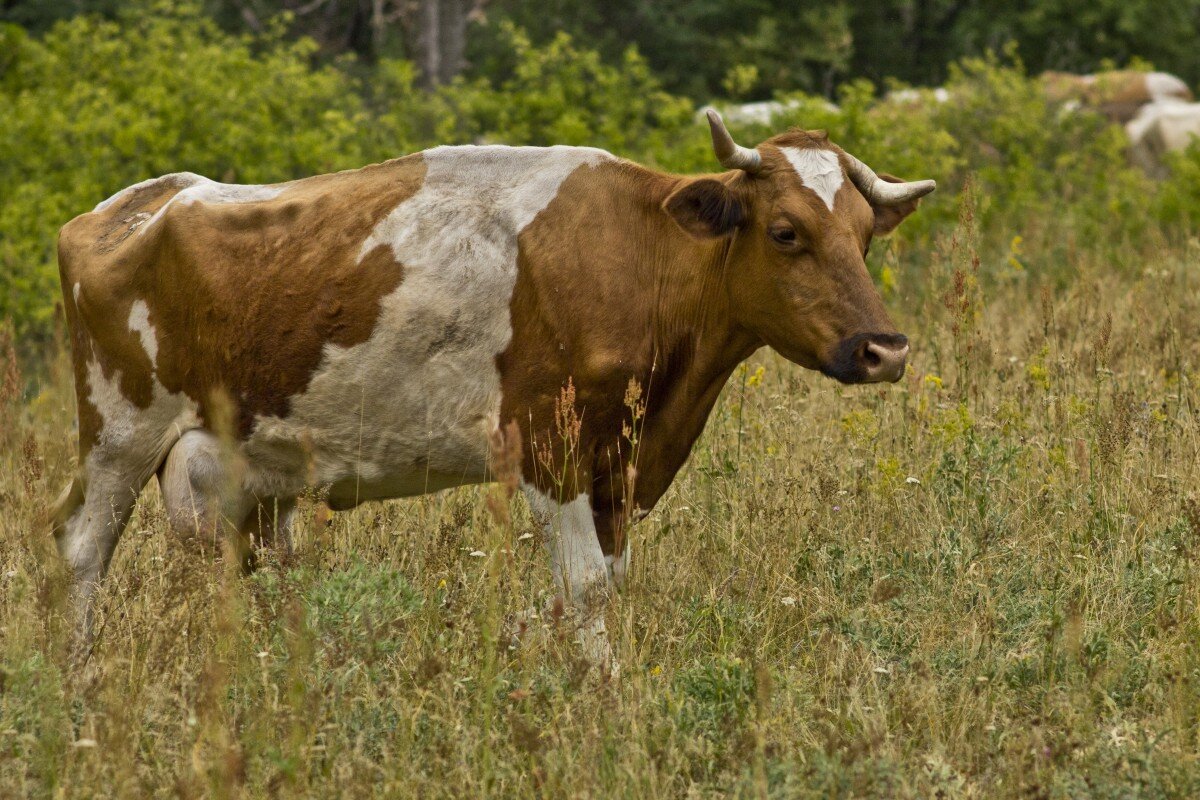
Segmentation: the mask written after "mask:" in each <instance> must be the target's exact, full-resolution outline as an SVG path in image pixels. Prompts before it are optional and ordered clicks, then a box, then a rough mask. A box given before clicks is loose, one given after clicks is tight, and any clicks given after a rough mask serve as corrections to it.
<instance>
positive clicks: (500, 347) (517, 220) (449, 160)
mask: <svg viewBox="0 0 1200 800" xmlns="http://www.w3.org/2000/svg"><path fill="white" fill-rule="evenodd" d="M422 157H423V159H424V163H425V178H424V182H423V183H422V185H421V188H420V189H419V190H418V191H417V192H415V193H414V194H413V195H412V196H411V197H409V198H407V199H406V200H404V201H403V202H401V203H400V205H399V206H397V207H396V208H395V209H394V210H393V211H391V212H390V213H389V214H388V215H387V216H386V217H384V218H383V219H382V220H381V221H380V222H379V223H378V224H377V225H376V226H375V228H374V230H372V231H371V233H370V235H368V236H367V238H366V240H365V241H364V242H363V243H362V246H361V247H360V248H359V260H360V261H361V259H362V257H363V256H365V255H366V254H367V253H370V252H371V251H372V250H374V249H375V248H377V247H379V246H381V245H382V246H387V247H389V248H390V249H391V251H392V252H393V254H394V256H395V259H396V261H397V262H398V263H399V264H401V265H402V269H403V279H402V280H401V282H400V284H399V286H397V288H396V289H395V291H393V292H392V293H391V294H390V295H388V296H387V297H385V298H384V299H383V300H382V302H381V303H380V312H379V318H378V320H377V321H376V323H375V329H374V332H373V333H372V335H371V338H370V339H368V340H367V341H366V342H363V343H362V344H359V345H355V346H353V347H350V348H342V347H338V346H334V345H327V346H326V348H325V354H324V360H323V361H322V364H321V367H320V368H319V369H318V371H317V372H316V373H315V374H314V375H313V377H312V379H311V381H310V382H309V385H308V388H307V390H306V391H305V392H304V393H303V394H301V395H299V396H297V397H295V398H293V399H292V402H291V412H290V414H289V415H288V417H287V418H286V419H280V418H277V417H260V418H259V419H258V420H257V423H256V427H255V429H254V432H253V434H252V435H251V438H250V441H249V442H248V443H247V453H248V454H250V455H251V456H252V458H251V461H254V460H255V459H254V458H253V455H254V454H255V453H256V452H257V453H271V452H280V451H282V450H284V449H287V448H288V447H290V446H291V445H289V442H296V441H304V442H306V443H307V446H309V447H311V448H312V451H313V456H314V461H315V465H316V467H315V468H316V472H317V475H316V479H317V482H318V483H325V482H336V481H339V480H343V479H344V478H345V477H346V476H348V475H349V476H353V475H358V476H360V477H361V482H358V483H353V484H352V485H351V490H352V491H353V492H354V493H355V494H354V496H353V498H352V499H361V498H367V497H370V496H372V495H375V496H397V495H396V494H395V493H418V492H419V491H421V490H431V489H436V488H442V487H443V486H450V485H459V484H462V483H469V482H472V481H478V480H483V479H484V478H485V477H486V472H487V453H488V447H487V440H488V439H487V437H488V435H489V434H490V433H491V431H492V430H494V429H495V427H496V423H497V420H498V419H499V406H500V374H499V371H498V369H497V367H496V356H497V355H499V354H500V353H502V352H503V351H504V350H505V349H506V348H507V347H508V345H509V342H510V341H511V339H512V322H511V319H510V316H509V304H510V302H511V299H512V293H513V286H514V285H515V283H516V279H517V256H518V251H517V240H518V236H519V235H520V233H521V231H522V230H523V229H524V228H525V227H526V226H527V225H528V224H529V223H530V222H532V221H533V219H534V218H535V217H536V216H537V214H538V213H539V212H540V211H542V210H543V209H544V208H546V206H547V205H549V204H550V202H551V201H552V200H553V199H554V197H555V196H556V195H557V194H558V190H559V187H560V186H561V185H562V182H563V181H564V180H566V178H567V177H568V176H569V175H571V173H573V172H575V171H576V170H577V169H580V168H586V167H589V166H595V165H597V164H600V163H602V162H606V161H613V160H615V159H614V158H613V156H611V155H610V154H608V153H606V152H604V151H602V150H594V149H591V148H579V147H550V148H537V147H499V146H488V147H439V148H436V149H433V150H429V151H427V152H425V153H424V154H422ZM364 420H365V423H364ZM364 424H365V425H367V426H368V428H369V430H370V431H371V433H370V435H369V436H363V435H362V428H363V425H364ZM414 482H415V484H416V490H415V491H409V490H408V489H406V488H404V487H408V486H411V485H413V484H414ZM372 483H373V484H374V486H372V485H370V484H372Z"/></svg>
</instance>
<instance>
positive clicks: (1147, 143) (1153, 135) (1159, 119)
mask: <svg viewBox="0 0 1200 800" xmlns="http://www.w3.org/2000/svg"><path fill="white" fill-rule="evenodd" d="M1125 132H1126V134H1128V136H1129V145H1130V146H1129V155H1130V159H1131V160H1132V161H1133V162H1134V163H1135V164H1137V165H1138V166H1139V167H1141V168H1142V169H1143V170H1145V171H1146V172H1147V173H1148V174H1150V175H1151V176H1154V177H1166V174H1167V168H1166V166H1165V164H1164V161H1163V156H1164V155H1165V154H1166V153H1172V152H1179V151H1181V150H1186V149H1187V147H1188V145H1190V144H1191V143H1192V142H1193V141H1194V140H1196V139H1198V138H1200V103H1184V102H1181V101H1179V100H1174V99H1171V100H1163V101H1161V102H1157V103H1147V104H1146V105H1144V106H1142V108H1141V110H1140V111H1139V112H1138V114H1137V116H1136V117H1134V118H1133V119H1131V120H1130V121H1129V122H1127V123H1125Z"/></svg>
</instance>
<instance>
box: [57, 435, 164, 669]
mask: <svg viewBox="0 0 1200 800" xmlns="http://www.w3.org/2000/svg"><path fill="white" fill-rule="evenodd" d="M121 455H122V454H120V453H110V452H106V451H104V450H93V451H92V452H91V453H89V454H88V456H87V458H86V459H85V461H84V466H83V468H82V469H81V470H80V472H79V474H78V475H76V476H75V478H74V480H72V482H71V484H70V486H68V487H67V489H66V490H65V491H64V492H63V493H62V495H61V496H60V497H59V499H58V502H57V503H56V504H55V510H54V537H55V540H56V542H57V545H58V552H59V554H60V555H61V556H62V558H63V560H64V561H66V563H67V566H68V567H69V568H70V570H71V573H72V585H71V601H72V605H73V606H74V607H75V611H76V613H77V615H78V616H77V624H78V628H77V631H76V654H75V655H76V656H77V657H78V656H82V655H84V654H85V652H86V650H87V648H88V647H89V646H90V643H91V638H92V622H93V616H94V613H95V609H94V607H93V598H94V595H95V593H96V588H97V587H98V586H99V583H100V580H101V579H102V578H103V577H104V573H105V572H107V571H108V565H109V562H111V561H112V556H113V551H114V550H115V549H116V546H117V540H118V539H120V538H121V533H122V532H123V531H124V530H125V526H126V525H127V524H128V523H129V518H130V516H132V514H133V507H134V503H135V502H136V501H137V497H138V494H139V493H141V491H142V488H143V487H144V486H145V485H146V482H147V481H148V480H149V479H150V475H152V474H153V473H154V468H153V466H148V465H147V464H146V463H145V462H144V461H141V460H138V459H124V458H121Z"/></svg>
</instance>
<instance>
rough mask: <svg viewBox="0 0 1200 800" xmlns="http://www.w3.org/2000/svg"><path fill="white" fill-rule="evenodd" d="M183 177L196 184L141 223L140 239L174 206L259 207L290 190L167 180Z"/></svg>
mask: <svg viewBox="0 0 1200 800" xmlns="http://www.w3.org/2000/svg"><path fill="white" fill-rule="evenodd" d="M181 175H186V176H190V177H191V178H193V179H195V180H194V181H192V182H190V183H187V184H186V185H185V186H184V188H182V189H180V190H179V191H178V192H177V193H175V194H174V195H173V196H172V197H171V199H170V200H168V201H167V202H165V203H163V205H162V208H160V209H158V211H156V212H154V216H152V217H150V219H148V220H146V221H145V222H144V223H142V222H140V221H139V226H138V228H137V232H138V235H141V234H143V233H145V232H146V231H147V230H149V229H150V228H153V227H154V223H156V222H158V221H159V220H160V219H162V216H163V215H164V214H166V213H167V209H169V208H170V207H171V206H173V205H181V206H190V205H191V204H192V203H258V202H262V201H264V200H273V199H275V198H276V197H278V196H279V195H280V194H281V193H282V192H283V190H284V189H286V188H287V186H286V184H278V185H274V186H264V185H258V184H238V183H217V182H216V181H211V180H209V179H208V178H205V177H203V176H201V175H195V174H193V173H191V172H182V173H177V174H176V175H172V176H167V177H178V176H181ZM160 180H161V179H160ZM127 191H128V190H127ZM105 202H108V201H105Z"/></svg>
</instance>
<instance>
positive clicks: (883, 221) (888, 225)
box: [871, 172, 921, 236]
mask: <svg viewBox="0 0 1200 800" xmlns="http://www.w3.org/2000/svg"><path fill="white" fill-rule="evenodd" d="M879 177H881V178H883V179H884V180H885V181H887V182H888V183H904V180H903V179H901V178H897V177H896V176H895V175H888V174H887V173H886V172H881V173H879ZM920 203H921V199H920V198H917V199H916V200H906V201H905V202H903V203H901V204H900V205H897V206H879V205H875V206H871V208H873V209H874V210H875V235H876V236H886V235H887V234H889V233H891V232H892V231H894V230H896V226H897V225H899V224H900V223H901V222H903V221H904V218H905V217H907V216H908V215H909V214H911V213H913V212H914V211H916V210H917V206H918V205H920Z"/></svg>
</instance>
